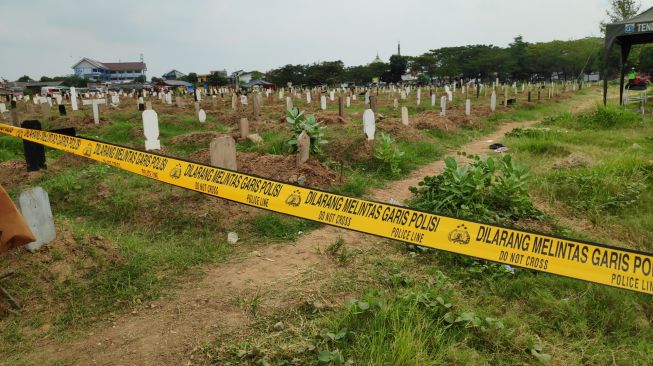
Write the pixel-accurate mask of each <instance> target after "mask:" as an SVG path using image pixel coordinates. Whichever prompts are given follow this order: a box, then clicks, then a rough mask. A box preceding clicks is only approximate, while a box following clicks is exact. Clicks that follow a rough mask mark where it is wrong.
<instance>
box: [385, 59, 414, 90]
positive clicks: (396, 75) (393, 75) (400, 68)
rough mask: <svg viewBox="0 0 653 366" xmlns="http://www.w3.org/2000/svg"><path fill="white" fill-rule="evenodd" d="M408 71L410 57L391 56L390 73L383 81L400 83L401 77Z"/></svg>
mask: <svg viewBox="0 0 653 366" xmlns="http://www.w3.org/2000/svg"><path fill="white" fill-rule="evenodd" d="M407 69H408V57H406V56H399V55H392V56H390V71H389V72H388V73H387V75H386V76H385V77H384V78H383V79H384V80H385V81H388V82H391V83H398V82H400V81H401V76H402V75H404V74H405V73H406V70H407Z"/></svg>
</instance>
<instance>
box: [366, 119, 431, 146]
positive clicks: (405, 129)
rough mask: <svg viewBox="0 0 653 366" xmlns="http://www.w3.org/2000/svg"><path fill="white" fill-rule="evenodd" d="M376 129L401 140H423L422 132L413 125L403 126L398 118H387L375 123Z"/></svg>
mask: <svg viewBox="0 0 653 366" xmlns="http://www.w3.org/2000/svg"><path fill="white" fill-rule="evenodd" d="M376 129H377V130H378V131H380V132H385V133H387V134H388V135H390V136H392V137H393V138H395V139H399V140H402V141H419V140H424V134H423V133H421V132H420V131H419V130H416V129H415V128H414V127H413V126H411V125H408V126H405V125H404V124H403V123H401V120H400V119H399V118H387V119H384V120H383V121H379V122H378V123H377V124H376Z"/></svg>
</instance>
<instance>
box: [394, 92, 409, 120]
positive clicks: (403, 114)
mask: <svg viewBox="0 0 653 366" xmlns="http://www.w3.org/2000/svg"><path fill="white" fill-rule="evenodd" d="M395 100H396V99H395ZM401 123H403V124H404V126H408V124H409V123H410V122H409V121H408V108H406V107H401Z"/></svg>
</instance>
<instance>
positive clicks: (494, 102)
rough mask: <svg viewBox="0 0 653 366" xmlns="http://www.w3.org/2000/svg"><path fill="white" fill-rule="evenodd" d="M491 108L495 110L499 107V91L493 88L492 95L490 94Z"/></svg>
mask: <svg viewBox="0 0 653 366" xmlns="http://www.w3.org/2000/svg"><path fill="white" fill-rule="evenodd" d="M490 109H491V110H492V112H494V110H495V109H497V93H496V92H495V91H494V90H493V91H492V96H490Z"/></svg>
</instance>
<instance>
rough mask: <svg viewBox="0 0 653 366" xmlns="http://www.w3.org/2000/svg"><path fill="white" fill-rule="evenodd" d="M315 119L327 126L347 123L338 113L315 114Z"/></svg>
mask: <svg viewBox="0 0 653 366" xmlns="http://www.w3.org/2000/svg"><path fill="white" fill-rule="evenodd" d="M315 119H316V120H317V121H318V122H320V123H323V124H325V125H333V124H343V123H345V119H343V118H340V116H338V113H337V112H321V113H315Z"/></svg>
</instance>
